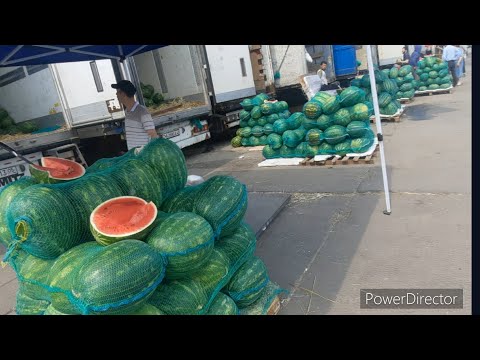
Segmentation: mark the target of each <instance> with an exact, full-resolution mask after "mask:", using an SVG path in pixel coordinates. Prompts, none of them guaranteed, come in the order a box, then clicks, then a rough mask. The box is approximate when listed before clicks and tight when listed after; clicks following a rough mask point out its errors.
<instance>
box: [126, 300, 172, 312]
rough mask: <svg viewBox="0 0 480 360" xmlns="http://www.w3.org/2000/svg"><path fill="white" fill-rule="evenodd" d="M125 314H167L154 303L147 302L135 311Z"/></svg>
mask: <svg viewBox="0 0 480 360" xmlns="http://www.w3.org/2000/svg"><path fill="white" fill-rule="evenodd" d="M125 315H166V314H165V313H164V312H163V311H161V310H160V309H158V308H157V307H155V306H153V305H152V304H148V303H145V304H143V305H142V306H141V307H140V308H138V309H137V310H135V311H133V312H129V313H127V314H125Z"/></svg>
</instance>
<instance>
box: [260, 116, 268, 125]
mask: <svg viewBox="0 0 480 360" xmlns="http://www.w3.org/2000/svg"><path fill="white" fill-rule="evenodd" d="M257 124H258V126H265V125H266V124H268V121H267V118H266V117H265V116H262V117H261V118H260V119H258V120H257Z"/></svg>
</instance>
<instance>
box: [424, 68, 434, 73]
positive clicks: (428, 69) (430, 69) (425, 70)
mask: <svg viewBox="0 0 480 360" xmlns="http://www.w3.org/2000/svg"><path fill="white" fill-rule="evenodd" d="M430 71H433V69H432V68H431V67H429V66H427V67H425V68H423V72H425V73H427V74H428V73H429V72H430Z"/></svg>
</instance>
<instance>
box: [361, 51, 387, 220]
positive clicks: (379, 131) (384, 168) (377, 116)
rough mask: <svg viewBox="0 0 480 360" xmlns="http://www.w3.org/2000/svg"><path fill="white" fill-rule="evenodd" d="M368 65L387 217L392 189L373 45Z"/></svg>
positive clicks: (368, 56)
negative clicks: (388, 174) (381, 118)
mask: <svg viewBox="0 0 480 360" xmlns="http://www.w3.org/2000/svg"><path fill="white" fill-rule="evenodd" d="M367 63H368V74H369V75H370V88H371V90H372V99H373V110H374V112H375V124H376V126H377V138H378V144H379V146H380V162H381V164H382V176H383V188H384V191H385V202H386V206H387V209H386V210H385V211H384V212H383V213H384V214H385V215H390V214H391V213H392V209H391V207H390V188H389V186H388V176H387V165H386V162H385V150H384V147H383V133H382V121H381V120H380V108H379V106H378V97H377V86H376V85H375V73H374V69H373V60H372V48H371V45H367Z"/></svg>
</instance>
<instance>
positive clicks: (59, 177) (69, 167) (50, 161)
mask: <svg viewBox="0 0 480 360" xmlns="http://www.w3.org/2000/svg"><path fill="white" fill-rule="evenodd" d="M40 161H41V165H29V168H30V174H32V177H33V178H34V179H35V180H37V182H39V183H42V184H55V183H59V182H64V181H70V180H75V179H78V178H81V177H82V176H83V175H85V168H84V167H83V166H82V165H81V164H79V163H77V162H75V161H72V160H67V159H62V158H57V157H42V159H41V160H40Z"/></svg>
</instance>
